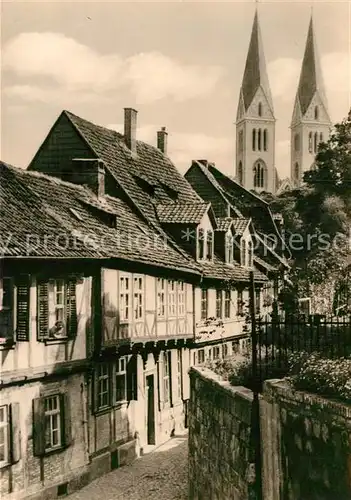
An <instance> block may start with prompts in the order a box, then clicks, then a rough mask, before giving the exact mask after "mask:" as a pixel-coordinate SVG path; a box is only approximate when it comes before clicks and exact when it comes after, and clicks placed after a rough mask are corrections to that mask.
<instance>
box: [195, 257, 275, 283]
mask: <svg viewBox="0 0 351 500" xmlns="http://www.w3.org/2000/svg"><path fill="white" fill-rule="evenodd" d="M201 268H202V272H203V276H204V278H211V279H219V280H234V281H239V282H248V281H249V280H250V270H249V269H247V268H244V267H242V266H240V264H238V263H237V262H234V264H232V265H228V264H225V263H224V262H222V261H221V260H220V259H219V257H218V256H216V255H215V257H214V259H213V262H204V263H202V264H201ZM254 279H255V282H257V283H264V282H265V281H267V280H268V278H267V277H266V276H265V275H264V274H263V273H261V272H260V271H258V270H257V269H254Z"/></svg>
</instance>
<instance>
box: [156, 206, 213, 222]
mask: <svg viewBox="0 0 351 500" xmlns="http://www.w3.org/2000/svg"><path fill="white" fill-rule="evenodd" d="M209 207H210V205H209V204H207V203H202V202H196V203H167V204H166V203H164V204H159V205H157V206H156V211H157V216H158V218H159V220H160V222H161V223H163V224H199V223H200V222H201V220H202V218H203V216H204V215H205V213H206V212H207V210H208V209H209Z"/></svg>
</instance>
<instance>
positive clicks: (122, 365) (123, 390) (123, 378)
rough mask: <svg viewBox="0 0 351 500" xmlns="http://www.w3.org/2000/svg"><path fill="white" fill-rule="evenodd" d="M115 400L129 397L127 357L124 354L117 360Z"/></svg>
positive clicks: (118, 400)
mask: <svg viewBox="0 0 351 500" xmlns="http://www.w3.org/2000/svg"><path fill="white" fill-rule="evenodd" d="M114 392H115V402H116V403H118V402H120V401H126V399H127V357H126V356H122V357H120V358H119V359H118V360H117V362H116V374H115V391H114Z"/></svg>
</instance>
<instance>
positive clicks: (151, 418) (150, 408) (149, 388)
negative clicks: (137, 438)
mask: <svg viewBox="0 0 351 500" xmlns="http://www.w3.org/2000/svg"><path fill="white" fill-rule="evenodd" d="M146 405H147V406H146V408H147V444H155V384H154V376H153V375H148V376H147V377H146Z"/></svg>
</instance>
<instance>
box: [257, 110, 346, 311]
mask: <svg viewBox="0 0 351 500" xmlns="http://www.w3.org/2000/svg"><path fill="white" fill-rule="evenodd" d="M304 182H305V185H304V186H303V187H301V188H300V189H295V190H293V191H288V192H284V193H282V194H281V195H280V196H272V195H266V196H265V198H266V201H267V202H268V203H269V204H270V207H271V209H272V211H273V212H276V213H280V214H282V216H283V219H284V238H285V241H286V243H287V245H288V247H289V248H290V250H291V253H292V258H293V270H292V276H291V280H292V282H293V283H294V287H293V289H292V290H284V291H283V294H282V295H283V296H282V297H281V299H282V301H283V302H284V303H285V304H286V305H288V306H289V300H291V296H290V297H289V298H288V297H287V295H289V293H290V292H291V295H293V296H295V297H298V296H303V295H306V294H309V287H310V285H320V284H322V283H326V282H328V281H330V288H332V283H333V282H334V281H335V282H337V281H338V280H339V279H340V278H341V277H343V275H344V274H345V271H346V270H347V269H348V268H349V267H350V268H351V258H350V236H351V110H350V113H349V115H348V117H347V118H346V119H345V120H343V121H342V122H341V123H340V124H336V125H335V127H334V130H333V132H332V133H331V136H330V138H329V140H328V141H327V142H324V143H321V144H320V145H319V151H318V153H317V156H316V160H315V168H314V169H313V170H310V171H308V172H306V173H305V175H304ZM284 295H285V296H284ZM350 296H351V291H350Z"/></svg>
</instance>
